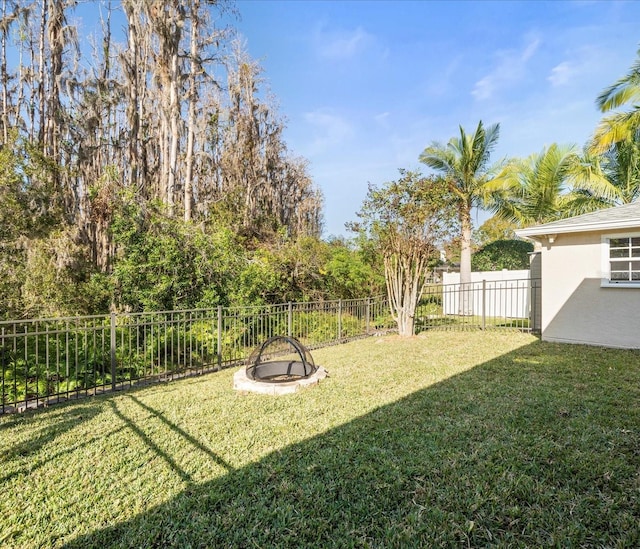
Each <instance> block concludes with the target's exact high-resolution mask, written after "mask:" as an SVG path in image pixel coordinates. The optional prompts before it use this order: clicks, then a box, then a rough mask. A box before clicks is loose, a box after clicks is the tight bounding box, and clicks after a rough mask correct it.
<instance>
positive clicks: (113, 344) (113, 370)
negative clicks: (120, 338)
mask: <svg viewBox="0 0 640 549" xmlns="http://www.w3.org/2000/svg"><path fill="white" fill-rule="evenodd" d="M110 336H111V337H110V346H111V390H112V391H115V390H116V366H117V364H116V362H117V361H116V313H111V322H110Z"/></svg>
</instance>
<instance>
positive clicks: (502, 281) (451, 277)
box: [442, 269, 531, 318]
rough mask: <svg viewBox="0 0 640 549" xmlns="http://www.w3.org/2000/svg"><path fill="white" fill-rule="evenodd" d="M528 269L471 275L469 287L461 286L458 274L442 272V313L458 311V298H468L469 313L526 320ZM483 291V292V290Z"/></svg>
mask: <svg viewBox="0 0 640 549" xmlns="http://www.w3.org/2000/svg"><path fill="white" fill-rule="evenodd" d="M530 282H531V280H530V272H529V270H528V269H527V270H521V271H507V270H506V269H505V270H503V271H481V272H473V273H471V284H465V285H464V287H463V285H462V284H460V273H443V278H442V285H443V288H442V312H443V314H444V315H456V314H458V313H459V312H460V297H461V296H462V295H467V296H468V298H467V299H468V300H469V303H468V304H467V307H468V309H470V310H468V311H467V312H468V313H470V314H475V315H481V314H484V315H486V316H488V317H500V318H528V317H529V312H530V310H531V283H530ZM483 288H484V291H483Z"/></svg>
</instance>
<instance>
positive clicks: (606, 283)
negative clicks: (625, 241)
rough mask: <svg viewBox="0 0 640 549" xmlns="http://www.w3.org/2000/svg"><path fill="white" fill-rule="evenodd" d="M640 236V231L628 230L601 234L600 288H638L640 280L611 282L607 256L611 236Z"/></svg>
mask: <svg viewBox="0 0 640 549" xmlns="http://www.w3.org/2000/svg"><path fill="white" fill-rule="evenodd" d="M639 236H640V231H629V232H624V233H611V234H606V235H605V234H603V235H602V239H601V245H600V247H601V253H600V257H601V259H602V263H601V269H600V270H601V272H602V277H601V279H600V287H601V288H638V289H640V281H638V282H631V281H624V282H613V281H611V267H610V263H609V260H610V257H609V240H611V239H612V238H636V237H639Z"/></svg>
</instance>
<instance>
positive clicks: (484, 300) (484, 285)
mask: <svg viewBox="0 0 640 549" xmlns="http://www.w3.org/2000/svg"><path fill="white" fill-rule="evenodd" d="M486 303H487V281H486V280H484V279H482V329H483V330H484V329H485V328H486V326H487V310H486Z"/></svg>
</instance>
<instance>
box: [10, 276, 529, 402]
mask: <svg viewBox="0 0 640 549" xmlns="http://www.w3.org/2000/svg"><path fill="white" fill-rule="evenodd" d="M539 297H540V281H539V280H510V281H499V282H486V281H483V282H482V283H472V284H453V285H445V286H443V285H433V286H428V287H427V288H426V291H425V292H424V295H423V298H422V300H421V303H420V305H419V307H418V309H417V312H416V316H415V323H416V324H415V327H416V331H417V332H420V331H424V330H433V329H448V330H460V329H490V328H495V329H499V328H517V329H519V330H526V331H537V330H539V318H540V314H539ZM393 328H394V323H393V321H392V319H391V315H390V313H389V310H388V306H387V302H386V299H384V298H368V299H355V300H339V301H324V302H314V303H286V304H280V305H265V306H259V307H233V308H226V307H218V308H216V309H197V310H185V311H164V312H153V313H131V314H115V313H113V314H111V315H104V316H84V317H74V318H48V319H38V320H22V321H4V322H0V376H1V377H0V399H1V400H0V410H1V412H2V413H5V412H12V411H21V410H25V409H28V408H32V407H38V406H41V405H47V404H49V403H52V402H60V401H62V400H67V399H72V398H78V397H80V396H86V395H91V394H96V393H102V392H106V391H112V390H115V389H117V388H121V387H125V386H130V385H132V384H134V383H139V382H141V381H146V380H169V379H174V378H177V377H183V376H185V375H189V374H199V373H204V372H209V371H215V370H219V369H222V368H224V367H228V366H232V365H234V364H238V363H240V362H242V361H244V360H245V358H246V357H247V356H248V355H249V354H250V353H251V351H252V350H253V349H254V348H255V347H256V346H257V345H259V344H261V343H262V342H263V341H265V340H266V339H267V338H269V337H271V336H274V335H287V336H290V337H295V338H297V339H299V340H300V341H301V342H302V343H303V344H304V345H305V346H306V347H307V348H309V349H314V348H318V347H321V346H326V345H332V344H336V343H340V342H344V341H348V340H351V339H355V338H359V337H365V336H368V335H374V334H376V333H384V332H386V331H388V330H390V329H393Z"/></svg>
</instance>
